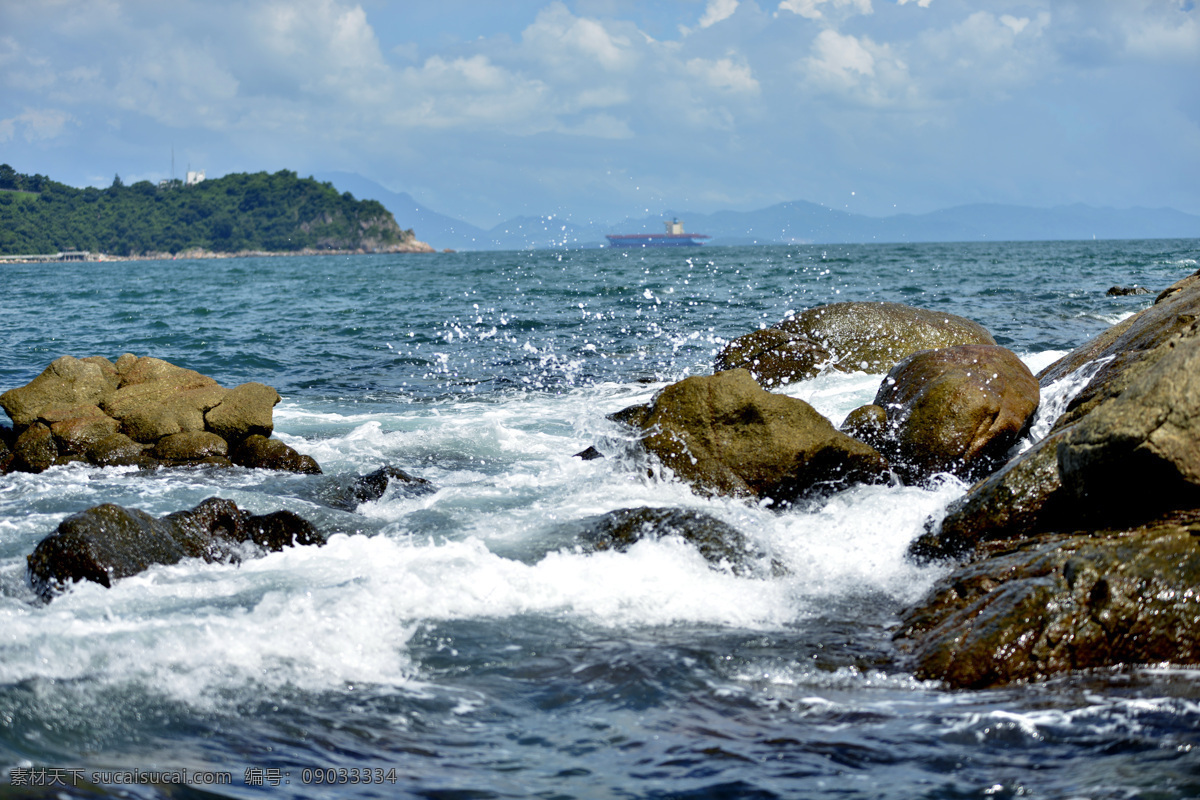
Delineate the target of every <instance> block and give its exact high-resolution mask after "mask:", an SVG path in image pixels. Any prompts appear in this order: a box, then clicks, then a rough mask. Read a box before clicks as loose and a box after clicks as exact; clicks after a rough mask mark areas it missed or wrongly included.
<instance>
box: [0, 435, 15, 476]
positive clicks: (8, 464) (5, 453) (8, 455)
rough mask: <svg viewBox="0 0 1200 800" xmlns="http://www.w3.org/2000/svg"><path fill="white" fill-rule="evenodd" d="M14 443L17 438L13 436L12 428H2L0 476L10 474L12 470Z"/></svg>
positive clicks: (0, 437) (0, 436) (0, 438)
mask: <svg viewBox="0 0 1200 800" xmlns="http://www.w3.org/2000/svg"><path fill="white" fill-rule="evenodd" d="M14 441H16V438H15V437H14V436H13V435H12V428H5V427H0V475H6V474H8V472H9V471H10V470H11V469H12V462H13V451H12V445H13V442H14Z"/></svg>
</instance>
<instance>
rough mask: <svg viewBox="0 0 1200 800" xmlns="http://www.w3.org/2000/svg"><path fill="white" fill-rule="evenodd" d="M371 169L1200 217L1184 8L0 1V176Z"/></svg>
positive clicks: (651, 188) (670, 197) (483, 185)
mask: <svg viewBox="0 0 1200 800" xmlns="http://www.w3.org/2000/svg"><path fill="white" fill-rule="evenodd" d="M172 148H174V155H175V173H176V175H181V174H182V173H183V171H184V170H185V169H186V168H187V167H188V166H189V165H190V166H191V168H192V169H204V170H206V171H207V173H208V175H209V176H210V177H216V176H219V175H223V174H225V173H228V172H243V171H250V172H254V171H259V170H267V171H271V172H274V171H276V170H279V169H291V170H295V171H297V172H299V173H300V174H301V175H308V174H311V173H322V172H328V171H335V170H337V171H347V172H356V173H359V174H361V175H363V176H365V177H368V178H371V179H372V180H375V181H377V182H379V183H381V184H383V185H385V186H387V187H388V188H390V189H392V190H394V191H405V192H409V193H410V194H412V195H413V196H414V197H416V199H417V200H418V201H420V202H422V203H423V204H425V205H427V206H429V207H431V208H433V209H435V210H437V211H440V212H443V213H446V214H450V215H452V216H457V217H460V218H463V219H466V220H468V221H471V222H473V223H475V224H478V225H483V226H486V227H490V226H491V225H493V224H495V223H497V222H499V221H501V220H503V219H507V218H509V217H512V216H515V215H518V214H558V215H563V216H566V217H569V218H572V219H575V220H577V221H580V222H586V221H597V222H604V221H611V220H617V219H621V218H624V217H626V216H643V215H645V214H647V213H651V214H654V213H661V212H662V211H664V210H666V209H675V210H695V211H701V212H711V211H717V210H721V209H735V210H751V209H755V208H761V207H764V206H767V205H770V204H772V203H777V202H780V201H785V200H809V201H812V202H817V203H821V204H823V205H826V206H829V207H832V208H844V209H847V210H851V211H856V212H860V213H865V214H872V215H879V216H883V215H887V214H892V213H897V212H914V213H918V212H924V211H931V210H935V209H938V208H945V207H948V206H953V205H958V204H962V203H974V202H999V203H1016V204H1023V205H1032V206H1040V207H1048V206H1054V205H1061V204H1068V203H1075V202H1082V203H1087V204H1091V205H1097V206H1112V207H1117V208H1128V207H1132V206H1149V207H1159V206H1170V207H1174V208H1177V209H1180V210H1182V211H1187V212H1190V213H1193V214H1196V213H1200V10H1197V9H1196V7H1195V4H1194V2H1193V0H1028V1H1023V0H782V2H779V0H760V1H759V2H757V3H756V2H753V0H662V1H661V2H655V1H653V0H651V1H649V2H646V1H641V2H635V1H634V0H505V2H498V1H497V2H490V1H488V2H484V1H481V0H437V2H388V1H387V0H279V1H278V2H275V1H274V0H261V1H260V0H240V1H236V2H230V1H228V0H171V2H161V1H160V0H0V161H3V162H6V163H9V164H11V165H12V166H13V167H15V168H16V169H17V170H18V171H20V172H28V173H34V172H40V173H42V174H46V175H49V176H51V177H52V178H55V179H57V180H61V181H63V182H65V183H69V184H72V185H76V186H82V185H99V186H107V185H108V184H109V183H111V182H112V176H113V175H114V173H119V174H120V175H121V176H122V178H123V179H124V180H125V181H126V182H127V183H128V182H131V181H135V180H140V179H150V180H158V179H160V178H164V177H168V175H169V174H170V171H171V152H172Z"/></svg>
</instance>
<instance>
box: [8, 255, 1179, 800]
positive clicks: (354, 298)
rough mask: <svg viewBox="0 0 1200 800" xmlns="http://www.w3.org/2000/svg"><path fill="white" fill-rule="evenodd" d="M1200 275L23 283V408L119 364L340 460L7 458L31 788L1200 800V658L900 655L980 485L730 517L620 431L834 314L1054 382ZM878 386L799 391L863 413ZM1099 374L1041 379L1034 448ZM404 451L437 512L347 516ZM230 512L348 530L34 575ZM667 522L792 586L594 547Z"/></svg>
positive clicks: (398, 268) (794, 389) (475, 261)
mask: <svg viewBox="0 0 1200 800" xmlns="http://www.w3.org/2000/svg"><path fill="white" fill-rule="evenodd" d="M1198 259H1200V239H1192V240H1156V241H1076V242H1025V243H1022V242H995V243H993V242H984V243H968V244H864V245H789V246H758V247H712V246H706V247H696V248H668V249H644V250H619V251H613V250H603V249H601V250H562V251H554V250H538V251H520V252H517V251H511V252H469V253H440V254H395V255H354V256H338V255H328V256H311V257H309V256H303V257H256V258H229V259H210V260H190V261H188V260H174V261H169V260H164V261H110V262H99V263H95V262H93V263H78V264H72V263H67V264H49V265H47V264H29V265H25V264H6V265H3V266H0V274H2V275H3V277H4V285H5V286H6V287H7V288H6V289H5V290H4V293H3V298H2V299H0V309H2V311H3V313H2V314H0V334H2V337H3V338H2V342H3V346H2V347H0V389H7V388H13V387H17V386H21V385H23V384H25V383H26V382H28V381H30V380H31V379H33V378H34V377H35V376H36V375H38V374H39V373H40V372H41V371H42V370H43V369H44V368H45V367H46V366H47V365H48V364H49V363H50V362H51V361H52V360H54V359H55V358H58V357H59V356H62V355H73V356H77V357H85V356H92V355H102V356H106V357H108V358H110V359H116V358H117V357H118V356H120V355H121V354H122V353H125V352H132V353H134V354H136V355H139V356H156V357H158V358H163V359H166V360H168V361H170V362H172V363H175V364H178V365H180V366H183V367H187V368H189V369H194V370H197V371H199V372H202V373H204V374H206V375H211V376H213V377H214V378H216V379H217V380H218V381H219V382H220V383H221V384H222V385H224V386H234V385H237V384H240V383H243V382H247V381H260V382H263V383H266V384H269V385H271V386H274V387H275V388H276V389H278V391H279V393H280V394H281V395H282V397H283V400H282V402H281V403H280V404H279V405H277V406H276V407H275V412H274V413H275V417H274V418H275V432H276V435H277V436H278V437H279V438H280V439H282V440H283V441H284V442H286V443H287V444H289V445H291V446H292V447H294V448H295V449H297V450H299V451H301V452H303V453H307V454H309V455H312V456H313V457H314V458H315V459H316V460H317V461H318V462H319V463H320V464H321V465H322V467H323V469H324V474H323V475H293V474H286V473H276V472H270V471H251V470H244V469H240V468H232V469H198V470H187V469H183V470H159V471H148V472H147V471H138V470H136V469H133V468H107V469H99V468H94V467H89V466H83V465H78V464H73V465H70V466H61V467H54V468H52V469H50V470H48V471H46V472H44V473H42V474H38V475H29V474H10V475H7V476H3V477H0V797H5V798H9V797H12V798H32V797H39V798H40V797H53V798H75V797H87V798H93V797H95V798H101V797H103V798H110V797H112V798H116V797H120V798H233V797H236V798H260V797H271V798H290V797H295V798H358V797H364V798H365V797H388V798H392V797H415V798H439V799H444V800H451V799H453V800H468V799H470V800H484V799H485V798H546V800H551V799H554V800H559V799H560V798H561V799H562V800H566V799H567V798H664V799H665V798H680V799H681V800H682V799H683V798H691V799H695V800H700V799H702V798H810V797H812V798H817V797H836V798H938V799H939V800H951V799H952V798H953V799H958V798H1016V797H1036V798H1062V799H1063V800H1066V799H1067V798H1070V799H1071V800H1083V799H1084V798H1087V799H1088V800H1100V799H1101V798H1105V799H1109V798H1111V799H1112V800H1117V798H1121V799H1122V800H1126V799H1128V798H1146V800H1150V799H1151V798H1152V799H1153V800H1165V799H1166V798H1195V797H1200V668H1188V667H1170V666H1167V665H1157V664H1151V665H1127V666H1120V667H1114V668H1112V669H1105V670H1099V671H1095V672H1091V673H1087V674H1074V675H1067V676H1062V677H1059V678H1056V679H1054V680H1050V681H1047V682H1043V683H1036V684H1032V685H1020V686H1013V687H1009V688H1001V689H994V690H988V691H951V690H947V689H946V688H945V687H943V686H941V685H939V684H938V683H936V682H929V681H921V680H917V679H916V678H915V677H914V676H913V675H912V674H911V673H910V672H909V671H908V670H907V669H906V668H905V666H904V663H903V661H902V660H900V659H898V657H897V655H898V654H897V652H896V650H895V648H894V647H893V644H892V635H893V633H894V631H895V630H896V628H897V625H898V614H899V612H900V611H901V610H902V609H903V608H905V607H906V606H909V605H911V604H913V603H916V602H918V601H919V600H920V599H921V598H922V596H923V595H924V594H925V593H926V592H927V591H928V590H929V589H930V587H931V586H932V585H933V584H934V583H935V581H937V580H938V579H939V578H940V577H942V576H944V575H945V574H946V573H947V571H948V567H947V566H945V565H926V566H921V565H918V564H915V563H913V562H912V561H910V560H909V559H908V558H907V557H906V555H905V554H906V548H907V547H908V545H909V543H910V542H911V541H912V540H913V539H914V538H915V537H917V536H918V535H920V533H921V532H922V531H923V529H924V525H925V524H926V521H927V520H929V519H931V518H933V519H937V518H938V517H939V515H942V514H944V511H945V508H946V506H947V505H948V504H949V503H951V502H953V501H954V500H955V499H956V498H958V497H960V496H962V495H963V493H964V492H965V491H966V489H967V488H968V487H967V486H966V485H965V484H964V483H963V482H962V481H960V480H957V479H956V478H953V477H951V476H948V475H945V476H937V477H935V478H934V479H932V480H931V481H929V482H928V483H926V484H924V485H919V486H903V485H899V484H895V485H889V486H864V487H859V488H854V489H851V490H848V491H844V492H841V493H840V494H836V495H834V496H832V497H828V498H826V499H824V500H821V501H819V502H815V503H812V504H809V505H806V506H803V507H798V508H793V509H791V510H784V511H780V510H777V509H775V508H772V507H769V506H762V505H756V504H754V503H751V502H746V501H743V500H735V499H727V498H715V499H714V498H704V497H701V496H699V495H697V494H694V493H693V492H692V491H690V489H689V488H688V486H687V485H685V484H683V483H681V482H680V481H678V480H675V479H674V478H672V476H671V475H670V473H669V472H664V471H663V470H662V469H656V468H655V466H654V464H652V463H650V462H649V460H648V459H647V457H646V456H645V455H643V454H641V452H640V451H639V450H638V448H637V443H636V441H635V440H634V439H633V437H632V436H631V434H630V433H629V432H628V431H626V430H624V429H622V428H620V427H619V426H618V425H617V424H616V423H614V422H612V421H610V420H609V419H608V415H609V414H612V413H613V412H615V411H618V410H620V409H623V408H625V407H627V406H630V405H633V404H636V403H645V402H647V401H649V400H650V399H651V398H652V397H653V396H654V394H655V392H657V391H659V390H660V389H662V388H663V387H664V386H667V385H668V384H670V383H672V382H675V381H678V380H681V379H683V378H685V377H687V376H690V375H704V374H709V373H711V371H712V364H713V357H714V355H715V354H716V353H717V351H718V350H719V349H720V348H721V347H722V345H723V344H724V343H726V342H727V341H729V340H731V339H733V338H734V337H737V336H739V335H742V334H744V333H747V332H749V331H752V330H755V329H756V328H759V327H763V326H767V325H771V324H774V323H776V322H778V321H780V320H782V319H784V318H785V317H787V316H788V315H790V314H793V313H796V312H799V311H801V310H803V309H806V308H809V307H812V306H816V305H820V304H824V303H831V302H838V301H850V300H860V301H875V300H886V301H894V302H899V303H906V304H910V305H914V306H920V307H923V308H929V309H935V310H940V311H946V312H949V313H953V314H959V315H962V316H965V317H969V318H971V319H973V320H976V321H977V322H979V323H981V324H983V325H984V326H986V327H987V328H988V329H989V330H990V331H991V332H992V333H993V335H994V336H995V338H996V340H997V341H998V342H999V343H1001V344H1003V345H1005V346H1007V347H1009V348H1011V349H1012V350H1014V351H1015V352H1016V353H1018V354H1019V355H1020V357H1021V358H1022V359H1024V360H1025V361H1026V363H1028V364H1029V366H1030V367H1031V369H1033V370H1034V371H1035V372H1036V371H1037V370H1039V369H1041V368H1042V367H1044V366H1046V365H1048V364H1049V363H1051V362H1052V361H1054V360H1055V359H1056V358H1057V357H1059V356H1061V355H1062V354H1064V353H1065V352H1067V351H1069V350H1070V349H1072V348H1074V347H1076V346H1077V345H1079V344H1081V343H1083V342H1084V341H1086V340H1088V339H1089V338H1091V337H1093V336H1095V335H1097V334H1098V333H1100V332H1101V331H1103V330H1104V329H1105V328H1107V327H1108V326H1110V325H1112V324H1114V323H1116V322H1119V321H1120V320H1122V319H1124V318H1126V317H1128V316H1129V315H1131V314H1134V313H1136V312H1137V311H1139V310H1141V309H1144V308H1147V307H1148V306H1149V305H1150V304H1151V303H1152V302H1153V301H1154V296H1155V294H1154V293H1156V292H1157V291H1160V290H1162V289H1163V288H1165V287H1166V286H1168V285H1170V284H1171V283H1173V282H1175V281H1177V280H1179V279H1180V278H1183V277H1185V276H1187V275H1189V274H1191V273H1193V272H1196V270H1197V267H1198V264H1197V260H1198ZM1114 285H1123V286H1131V285H1141V286H1144V287H1148V288H1149V289H1151V290H1152V293H1151V294H1143V295H1131V296H1109V295H1107V294H1106V290H1107V289H1108V288H1109V287H1110V286H1114ZM880 380H881V376H879V375H869V374H864V373H831V374H823V375H821V376H819V377H817V378H814V379H812V380H807V381H802V382H798V383H794V384H791V385H789V386H786V387H784V388H782V389H781V390H780V391H782V392H784V393H786V394H788V395H791V396H793V397H798V398H802V399H804V400H806V401H808V402H809V403H811V404H812V405H813V406H815V407H816V408H817V409H818V410H819V411H820V412H821V413H823V414H824V415H826V416H827V417H828V418H829V419H830V420H832V421H833V422H834V423H835V424H838V423H840V422H841V421H842V419H843V418H844V417H845V416H846V414H847V413H848V412H849V411H850V410H851V409H853V408H855V407H857V406H859V405H861V404H863V403H867V402H870V401H871V400H872V399H873V397H874V395H875V391H876V389H877V387H878V385H879V383H880ZM1076 383H1077V382H1076ZM1076 389H1077V386H1074V387H1073V386H1072V385H1071V382H1070V381H1065V382H1064V383H1063V384H1062V385H1056V386H1054V387H1049V388H1048V389H1047V390H1046V391H1045V392H1044V395H1043V411H1042V412H1040V413H1041V415H1042V416H1041V417H1040V418H1039V421H1038V424H1037V425H1036V426H1035V430H1034V433H1033V434H1032V435H1033V436H1038V435H1044V433H1045V431H1046V429H1047V428H1048V426H1049V424H1050V422H1051V421H1052V419H1053V413H1054V409H1056V408H1061V407H1062V404H1063V403H1065V402H1066V400H1067V399H1069V397H1070V394H1071V392H1072V391H1075V390H1076ZM590 446H594V447H596V448H597V449H598V450H599V451H600V452H601V453H603V454H604V456H605V457H604V458H602V459H595V460H584V459H582V458H579V457H577V456H576V455H575V454H576V453H579V452H580V451H583V450H584V449H585V448H588V447H590ZM382 466H394V467H399V468H401V469H403V470H406V471H407V472H409V473H410V474H412V475H414V476H417V477H421V478H424V479H426V480H428V481H430V482H431V483H432V484H433V487H434V488H435V491H434V492H432V493H426V494H415V493H412V492H405V491H403V490H401V489H398V488H395V487H393V488H390V489H389V491H388V492H387V493H386V494H384V496H383V497H381V498H380V499H378V500H376V501H372V502H368V503H365V504H363V505H362V506H360V507H359V508H358V509H357V510H356V511H354V512H351V511H346V510H343V509H337V508H333V507H330V506H329V505H327V504H325V503H323V502H322V501H321V499H320V498H321V497H322V496H324V495H322V487H327V486H329V485H330V482H336V481H343V482H344V481H346V480H348V479H350V478H352V477H353V476H358V475H363V474H366V473H369V472H371V471H373V470H375V469H378V468H379V467H382ZM212 496H218V497H224V498H229V499H232V500H234V501H235V502H236V503H237V504H238V505H239V506H240V507H242V508H244V509H248V510H249V511H252V512H254V513H259V514H262V513H268V512H272V511H276V510H279V509H288V510H291V511H295V512H297V513H299V514H301V515H302V516H304V517H306V518H308V519H309V520H311V521H312V522H313V523H314V524H316V525H317V526H318V527H319V528H320V529H321V530H323V531H324V532H326V533H327V534H328V535H329V540H328V543H327V544H326V545H324V546H320V547H318V546H300V547H292V548H287V549H285V550H284V551H282V552H277V553H271V554H269V555H266V556H264V557H261V558H257V559H248V560H244V561H242V562H241V563H238V564H229V565H221V564H205V563H200V562H197V561H184V562H181V563H179V564H176V565H173V566H160V567H156V568H152V569H150V570H148V571H147V572H145V573H142V574H140V575H137V576H134V577H130V578H126V579H123V580H120V581H117V582H116V583H115V584H114V585H113V586H112V588H104V587H102V586H100V585H97V584H90V583H84V584H79V585H76V586H74V587H73V588H72V589H71V590H69V591H67V592H66V593H65V594H63V595H62V596H60V597H58V598H57V599H55V600H53V602H50V603H48V604H46V603H42V602H41V601H40V600H38V599H37V598H36V596H35V595H34V593H33V591H32V590H31V588H30V586H29V582H28V577H27V574H26V556H27V555H28V554H29V553H30V552H31V551H32V550H33V548H34V546H35V545H36V544H37V543H38V541H40V540H41V539H42V538H43V537H45V536H47V535H49V534H50V533H52V532H53V531H54V530H55V527H56V526H57V525H58V524H59V522H61V521H62V520H63V519H64V518H66V517H67V516H69V515H71V514H74V513H76V512H79V511H82V510H84V509H86V508H89V507H91V506H95V505H98V504H101V503H118V504H120V505H123V506H127V507H131V508H138V509H142V510H144V511H147V512H149V513H151V514H154V515H156V516H157V515H164V514H167V513H170V512H174V511H179V510H182V509H188V508H191V507H193V506H195V505H196V504H198V503H199V502H200V501H201V500H204V499H205V498H208V497H212ZM643 506H648V507H654V508H681V509H691V510H696V511H702V512H704V513H706V514H709V515H711V516H713V517H716V518H718V519H719V520H721V521H723V522H726V523H728V524H730V525H732V526H734V527H735V528H737V529H738V530H739V531H741V532H742V533H744V534H745V536H747V537H748V538H749V539H750V540H751V542H752V543H753V544H754V545H755V548H756V551H757V552H760V553H761V554H762V556H761V557H762V559H763V564H762V565H760V566H764V567H766V566H768V565H773V566H772V568H762V569H750V570H741V571H739V572H737V573H734V572H733V571H731V570H729V569H726V568H723V567H722V566H720V565H717V566H714V565H711V564H709V563H708V562H706V561H705V560H704V559H703V558H701V556H700V554H699V553H698V552H697V551H696V550H695V549H694V548H693V547H692V546H691V545H689V544H687V543H686V542H684V541H682V540H680V539H678V538H675V537H670V536H668V537H664V538H658V539H653V538H652V539H647V540H643V541H641V542H639V543H637V544H636V545H634V546H633V547H631V548H630V549H629V550H628V551H626V552H616V551H611V550H610V551H602V552H590V551H588V550H587V549H585V548H584V547H583V546H581V543H580V540H579V532H580V531H581V530H584V529H586V528H587V526H588V524H589V523H590V522H592V521H594V520H595V518H596V517H598V516H599V515H602V514H605V513H607V512H611V511H615V510H618V509H626V508H636V507H643ZM775 567H781V568H775Z"/></svg>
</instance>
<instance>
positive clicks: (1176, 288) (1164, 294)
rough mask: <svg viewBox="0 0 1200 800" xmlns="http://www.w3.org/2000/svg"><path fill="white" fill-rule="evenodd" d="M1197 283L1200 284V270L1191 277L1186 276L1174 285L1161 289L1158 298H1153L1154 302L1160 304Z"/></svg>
mask: <svg viewBox="0 0 1200 800" xmlns="http://www.w3.org/2000/svg"><path fill="white" fill-rule="evenodd" d="M1197 282H1200V270H1197V271H1196V272H1193V273H1192V274H1191V275H1188V276H1187V277H1186V278H1183V279H1181V280H1178V281H1176V282H1175V283H1173V284H1171V285H1170V286H1168V287H1167V288H1166V289H1163V290H1162V291H1161V292H1160V293H1159V295H1158V297H1156V298H1154V302H1155V303H1161V302H1162V301H1163V300H1166V299H1167V298H1168V297H1172V296H1173V295H1176V294H1179V293H1180V292H1182V291H1183V290H1184V289H1187V288H1188V287H1190V286H1192V285H1193V284H1195V283H1197Z"/></svg>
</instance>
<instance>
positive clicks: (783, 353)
mask: <svg viewBox="0 0 1200 800" xmlns="http://www.w3.org/2000/svg"><path fill="white" fill-rule="evenodd" d="M832 358H833V353H832V352H831V350H830V349H829V348H828V347H827V346H825V345H823V344H818V343H817V342H814V341H812V340H810V339H806V338H799V337H797V336H796V335H795V334H792V333H788V332H787V331H782V330H779V328H763V329H762V330H757V331H752V332H751V333H747V334H745V335H744V336H739V337H738V338H736V339H734V340H733V341H731V342H730V343H729V344H727V345H725V347H724V348H722V350H721V352H720V353H718V354H717V360H716V362H715V364H714V365H713V369H714V370H716V371H718V372H723V371H725V370H731V369H746V370H749V372H750V374H751V375H753V376H754V379H755V380H757V381H759V382H760V383H761V384H763V385H764V386H779V385H781V384H786V383H791V382H793V381H800V380H805V379H807V378H812V377H814V376H816V375H817V374H818V373H820V371H821V370H822V369H823V368H824V367H826V366H827V365H830V361H831V360H832Z"/></svg>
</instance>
